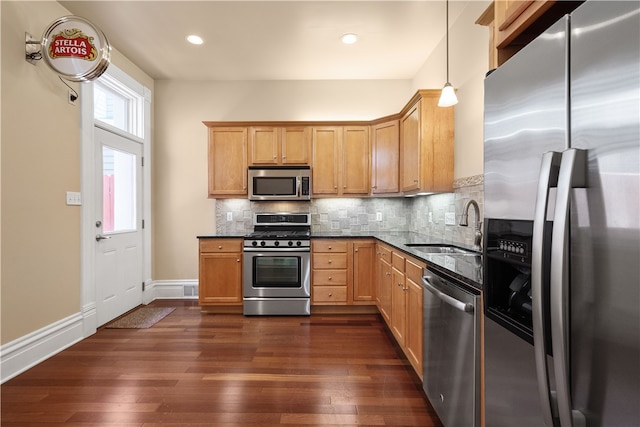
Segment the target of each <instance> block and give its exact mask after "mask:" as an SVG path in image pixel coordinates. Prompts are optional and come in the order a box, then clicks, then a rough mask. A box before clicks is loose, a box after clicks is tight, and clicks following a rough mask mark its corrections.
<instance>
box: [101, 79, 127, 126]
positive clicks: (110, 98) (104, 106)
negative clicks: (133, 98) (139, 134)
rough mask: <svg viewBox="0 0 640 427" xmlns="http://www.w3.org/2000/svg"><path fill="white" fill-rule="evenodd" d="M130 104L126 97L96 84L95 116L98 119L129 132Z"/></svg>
mask: <svg viewBox="0 0 640 427" xmlns="http://www.w3.org/2000/svg"><path fill="white" fill-rule="evenodd" d="M129 103H130V100H129V98H127V97H126V96H124V95H122V94H119V93H117V92H116V91H114V90H111V89H110V88H108V87H106V86H104V85H101V84H99V83H96V84H95V85H94V94H93V115H94V117H95V118H96V119H98V120H100V121H102V122H104V123H107V124H110V125H111V126H115V127H117V128H118V129H121V130H123V131H127V132H129V131H130V129H129V127H130V126H129Z"/></svg>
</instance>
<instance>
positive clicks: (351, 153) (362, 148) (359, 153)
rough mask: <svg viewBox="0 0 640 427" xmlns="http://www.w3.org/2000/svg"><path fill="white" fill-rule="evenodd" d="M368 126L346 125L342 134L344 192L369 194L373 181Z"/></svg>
mask: <svg viewBox="0 0 640 427" xmlns="http://www.w3.org/2000/svg"><path fill="white" fill-rule="evenodd" d="M370 147H371V145H370V141H369V127H368V126H346V127H344V129H343V136H342V173H341V175H342V194H349V195H351V194H360V195H367V194H369V186H370V183H371V178H370V176H371V174H370V161H371V160H370V159H371V150H370Z"/></svg>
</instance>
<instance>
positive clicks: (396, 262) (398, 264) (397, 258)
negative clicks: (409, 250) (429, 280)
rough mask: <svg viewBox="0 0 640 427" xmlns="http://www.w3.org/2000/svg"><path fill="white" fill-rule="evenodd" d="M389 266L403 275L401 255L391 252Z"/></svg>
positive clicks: (402, 258)
mask: <svg viewBox="0 0 640 427" xmlns="http://www.w3.org/2000/svg"><path fill="white" fill-rule="evenodd" d="M391 265H393V266H394V267H395V268H396V270H398V271H401V272H403V273H404V257H403V256H402V255H398V254H397V253H395V252H393V254H392V256H391Z"/></svg>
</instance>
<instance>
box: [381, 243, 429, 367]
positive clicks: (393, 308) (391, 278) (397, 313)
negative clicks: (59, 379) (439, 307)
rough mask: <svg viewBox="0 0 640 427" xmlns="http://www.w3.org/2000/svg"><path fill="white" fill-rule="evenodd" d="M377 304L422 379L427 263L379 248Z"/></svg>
mask: <svg viewBox="0 0 640 427" xmlns="http://www.w3.org/2000/svg"><path fill="white" fill-rule="evenodd" d="M376 255H377V257H378V258H377V263H376V264H377V265H376V270H377V274H376V276H377V283H376V302H377V304H378V310H379V311H380V314H381V315H382V317H383V318H384V320H385V321H386V322H387V325H388V326H389V329H390V330H391V332H392V333H393V335H394V337H395V339H396V341H397V342H398V344H399V345H400V347H401V348H402V350H403V351H404V353H405V356H406V357H407V359H408V360H409V363H411V366H413V368H414V369H415V371H416V373H417V374H418V376H419V377H420V378H422V341H423V339H422V334H423V323H422V322H423V312H422V310H423V288H422V285H421V277H422V274H423V269H424V267H425V264H424V263H423V262H422V261H419V260H417V259H415V258H413V257H411V256H409V255H406V254H405V253H404V252H401V251H398V250H396V249H394V248H392V247H390V246H387V245H385V244H380V243H379V244H378V245H377V246H376Z"/></svg>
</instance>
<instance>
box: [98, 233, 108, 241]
mask: <svg viewBox="0 0 640 427" xmlns="http://www.w3.org/2000/svg"><path fill="white" fill-rule="evenodd" d="M110 238H111V236H103V235H102V234H96V242H99V241H100V240H107V239H110Z"/></svg>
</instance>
